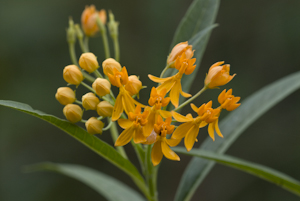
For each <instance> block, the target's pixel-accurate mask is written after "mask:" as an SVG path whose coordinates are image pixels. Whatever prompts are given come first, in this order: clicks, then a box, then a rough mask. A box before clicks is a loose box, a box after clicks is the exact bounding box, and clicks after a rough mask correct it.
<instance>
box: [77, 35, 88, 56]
mask: <svg viewBox="0 0 300 201" xmlns="http://www.w3.org/2000/svg"><path fill="white" fill-rule="evenodd" d="M78 40H79V45H80V48H81V51H82V52H83V53H86V52H87V50H86V47H85V45H84V43H83V39H82V37H78Z"/></svg>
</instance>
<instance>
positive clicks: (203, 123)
mask: <svg viewBox="0 0 300 201" xmlns="http://www.w3.org/2000/svg"><path fill="white" fill-rule="evenodd" d="M207 124H208V123H206V122H205V121H201V123H200V125H199V128H203V127H204V126H206V125H207Z"/></svg>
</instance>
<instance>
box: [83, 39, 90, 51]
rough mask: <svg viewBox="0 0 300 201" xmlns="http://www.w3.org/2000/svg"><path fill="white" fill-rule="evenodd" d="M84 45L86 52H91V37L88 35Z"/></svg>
mask: <svg viewBox="0 0 300 201" xmlns="http://www.w3.org/2000/svg"><path fill="white" fill-rule="evenodd" d="M84 47H85V50H86V52H89V51H90V50H89V37H88V36H85V38H84Z"/></svg>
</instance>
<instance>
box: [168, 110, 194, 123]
mask: <svg viewBox="0 0 300 201" xmlns="http://www.w3.org/2000/svg"><path fill="white" fill-rule="evenodd" d="M172 115H173V117H174V119H176V120H177V121H179V122H188V121H192V120H193V118H191V116H190V115H189V116H183V115H181V114H179V113H177V112H174V111H172Z"/></svg>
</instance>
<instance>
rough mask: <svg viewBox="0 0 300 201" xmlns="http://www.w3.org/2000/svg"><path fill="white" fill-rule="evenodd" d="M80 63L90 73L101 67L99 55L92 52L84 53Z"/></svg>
mask: <svg viewBox="0 0 300 201" xmlns="http://www.w3.org/2000/svg"><path fill="white" fill-rule="evenodd" d="M78 63H79V66H80V67H81V68H82V69H84V70H86V71H87V72H89V73H92V72H94V71H95V70H97V69H98V68H99V64H98V61H97V57H96V56H95V55H94V54H93V53H91V52H86V53H83V54H82V55H81V56H80V58H79V62H78Z"/></svg>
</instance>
